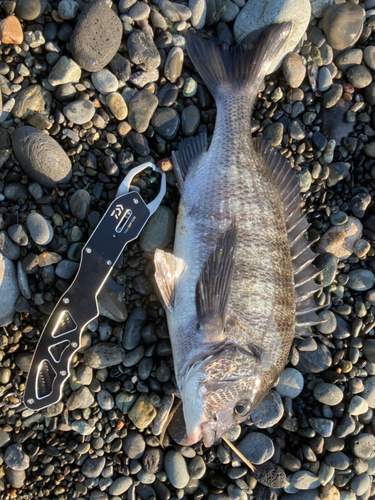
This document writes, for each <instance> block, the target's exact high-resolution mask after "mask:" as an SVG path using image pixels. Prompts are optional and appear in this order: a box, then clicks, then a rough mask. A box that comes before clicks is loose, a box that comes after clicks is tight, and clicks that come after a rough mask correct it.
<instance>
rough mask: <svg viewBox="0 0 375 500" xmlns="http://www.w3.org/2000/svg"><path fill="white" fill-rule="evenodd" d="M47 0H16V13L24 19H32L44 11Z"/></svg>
mask: <svg viewBox="0 0 375 500" xmlns="http://www.w3.org/2000/svg"><path fill="white" fill-rule="evenodd" d="M47 4H48V2H47V0H18V1H17V4H16V14H17V16H19V17H20V18H21V19H24V20H25V21H34V19H36V18H37V17H39V16H40V15H41V14H43V12H44V11H45V9H46V7H47Z"/></svg>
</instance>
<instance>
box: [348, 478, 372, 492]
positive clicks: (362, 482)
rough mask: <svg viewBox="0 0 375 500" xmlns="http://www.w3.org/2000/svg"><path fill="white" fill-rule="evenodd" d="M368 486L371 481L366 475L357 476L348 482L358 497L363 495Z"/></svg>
mask: <svg viewBox="0 0 375 500" xmlns="http://www.w3.org/2000/svg"><path fill="white" fill-rule="evenodd" d="M370 486H371V479H370V476H369V475H368V474H366V473H363V474H359V475H358V476H355V477H353V479H352V480H351V481H350V487H351V489H352V490H353V492H354V493H355V494H356V495H357V496H358V497H360V496H362V495H364V494H365V493H366V492H367V491H368V490H369V488H370Z"/></svg>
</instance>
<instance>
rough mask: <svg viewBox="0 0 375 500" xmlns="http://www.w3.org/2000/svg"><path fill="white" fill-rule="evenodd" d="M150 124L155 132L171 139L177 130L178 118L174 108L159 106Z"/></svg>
mask: <svg viewBox="0 0 375 500" xmlns="http://www.w3.org/2000/svg"><path fill="white" fill-rule="evenodd" d="M151 125H152V126H153V127H154V129H155V132H156V133H157V134H159V135H160V136H161V137H162V138H163V139H166V140H172V139H174V138H175V136H176V134H177V132H178V129H179V126H180V118H179V116H178V113H177V112H176V110H174V109H172V108H160V109H158V110H157V111H156V112H155V114H154V116H153V117H152V120H151Z"/></svg>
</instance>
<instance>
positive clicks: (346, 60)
mask: <svg viewBox="0 0 375 500" xmlns="http://www.w3.org/2000/svg"><path fill="white" fill-rule="evenodd" d="M362 58H363V52H362V50H361V49H347V50H344V51H343V52H340V53H339V54H338V56H337V57H336V59H335V64H336V66H337V67H338V68H339V69H341V70H342V71H344V73H346V72H347V70H348V69H349V68H351V67H352V66H354V65H358V64H361V63H362Z"/></svg>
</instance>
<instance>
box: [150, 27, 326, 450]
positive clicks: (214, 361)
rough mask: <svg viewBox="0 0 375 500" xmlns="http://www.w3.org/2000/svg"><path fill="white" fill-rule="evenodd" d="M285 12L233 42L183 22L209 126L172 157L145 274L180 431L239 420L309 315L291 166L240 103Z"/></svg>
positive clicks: (275, 47)
mask: <svg viewBox="0 0 375 500" xmlns="http://www.w3.org/2000/svg"><path fill="white" fill-rule="evenodd" d="M290 29H291V23H283V24H278V25H273V26H271V27H269V28H268V29H267V30H266V31H264V32H263V33H258V34H256V35H249V36H248V37H247V38H246V39H245V40H244V41H243V42H242V43H241V44H240V45H239V46H237V47H229V46H227V45H222V44H220V43H219V42H218V41H217V40H203V39H201V38H200V37H198V36H197V35H194V34H189V33H188V34H187V38H186V43H187V50H188V54H189V56H190V58H191V60H192V62H193V63H194V65H195V67H196V68H197V70H198V72H199V74H200V75H201V77H202V79H203V80H204V82H205V83H206V85H207V87H208V89H209V90H210V92H211V93H212V95H213V96H214V98H215V101H216V106H217V117H216V126H215V132H214V135H213V138H212V141H211V144H210V147H209V148H207V138H206V136H205V135H204V134H201V135H199V136H198V137H196V138H188V139H185V140H184V141H182V143H181V144H180V147H179V150H178V153H176V154H175V155H174V157H173V163H174V169H175V174H176V178H177V181H178V185H179V188H180V192H181V201H180V205H179V213H178V219H177V227H176V238H175V244H174V250H173V255H172V254H168V253H165V252H163V251H161V250H158V251H157V252H156V254H155V267H156V273H155V277H156V280H157V284H158V287H159V291H160V295H161V297H162V300H163V302H164V307H165V309H166V313H167V319H168V326H169V332H170V337H171V342H172V349H173V357H174V366H175V374H176V380H177V383H178V387H179V389H180V391H181V396H182V400H183V410H184V416H185V422H186V429H187V433H188V436H189V439H190V441H191V442H192V443H195V442H197V441H198V440H199V439H201V438H202V437H203V440H204V443H205V445H206V446H211V445H212V444H213V442H214V440H215V439H217V438H219V437H220V436H222V435H223V434H224V433H225V432H226V431H228V430H229V428H230V427H231V426H232V425H234V424H236V423H240V422H243V421H244V420H246V419H247V418H248V416H249V414H250V412H251V411H252V410H253V409H254V408H255V406H256V405H257V404H258V403H259V401H260V400H261V399H262V397H263V396H264V395H265V394H266V393H267V392H268V391H269V390H270V389H271V387H272V386H273V385H274V383H275V381H276V380H277V378H278V376H279V375H280V372H281V371H282V370H283V368H284V366H285V362H286V360H287V357H288V353H289V350H290V346H291V343H292V339H293V336H294V334H295V329H296V323H297V325H300V326H303V325H309V324H316V323H319V322H320V320H319V318H318V317H317V315H316V314H315V312H314V311H315V309H316V305H315V301H314V297H313V294H314V293H315V292H316V291H317V290H318V289H319V288H320V287H319V286H318V285H317V284H316V283H315V282H314V279H313V278H314V276H315V275H316V274H317V273H316V269H315V268H314V267H313V265H312V264H311V262H312V260H313V259H314V257H315V254H314V253H313V252H312V251H311V250H310V249H309V245H310V244H309V243H308V241H307V240H306V238H305V237H304V232H305V230H306V229H307V227H308V223H307V222H306V219H305V217H304V216H303V214H302V211H301V208H300V195H299V186H298V183H297V181H296V179H295V171H294V170H293V169H292V168H291V166H290V164H289V163H288V162H287V161H286V160H285V159H284V158H282V157H281V156H280V155H279V153H277V152H276V151H275V150H274V149H273V148H272V147H271V146H269V145H268V143H267V142H266V141H265V140H263V139H256V140H255V141H254V140H253V139H252V137H251V125H250V123H251V112H252V107H253V104H254V101H255V98H256V95H257V92H258V89H259V86H260V84H261V82H262V81H263V78H264V76H265V74H266V72H267V70H268V68H269V66H270V64H271V63H272V61H273V59H274V58H275V56H276V55H277V54H278V52H279V50H280V49H281V47H282V45H283V43H284V41H285V39H286V38H287V36H288V34H289V32H290Z"/></svg>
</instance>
